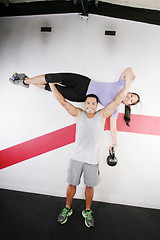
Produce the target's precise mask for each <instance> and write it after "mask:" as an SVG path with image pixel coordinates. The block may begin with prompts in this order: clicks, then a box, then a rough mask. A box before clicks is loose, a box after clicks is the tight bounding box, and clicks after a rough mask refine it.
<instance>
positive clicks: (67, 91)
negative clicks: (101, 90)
mask: <svg viewBox="0 0 160 240" xmlns="http://www.w3.org/2000/svg"><path fill="white" fill-rule="evenodd" d="M45 79H46V82H47V84H46V86H45V89H46V90H48V91H51V89H50V86H49V83H55V82H56V83H60V84H61V85H58V84H56V85H55V86H56V88H57V89H58V91H59V92H60V93H61V94H62V95H63V97H64V98H66V99H68V100H70V101H74V102H84V101H85V96H86V92H87V89H88V86H89V83H90V81H91V80H90V79H89V78H88V77H85V76H83V75H79V74H76V73H55V74H46V76H45Z"/></svg>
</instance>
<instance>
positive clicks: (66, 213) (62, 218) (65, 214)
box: [57, 207, 73, 224]
mask: <svg viewBox="0 0 160 240" xmlns="http://www.w3.org/2000/svg"><path fill="white" fill-rule="evenodd" d="M72 213H73V210H72V208H71V209H69V208H68V207H65V208H63V210H62V212H61V213H60V214H59V216H58V220H57V222H59V223H60V224H64V223H66V222H67V220H68V217H69V216H71V215H72Z"/></svg>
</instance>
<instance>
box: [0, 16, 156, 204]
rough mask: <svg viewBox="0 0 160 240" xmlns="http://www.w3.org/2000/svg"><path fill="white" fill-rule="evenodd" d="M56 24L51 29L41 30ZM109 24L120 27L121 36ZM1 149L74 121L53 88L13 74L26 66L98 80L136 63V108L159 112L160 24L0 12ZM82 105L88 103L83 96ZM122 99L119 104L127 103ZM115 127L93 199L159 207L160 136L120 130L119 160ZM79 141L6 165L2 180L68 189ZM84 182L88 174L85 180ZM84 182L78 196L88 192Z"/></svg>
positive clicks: (106, 141) (37, 189) (38, 189)
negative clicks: (19, 82) (111, 162)
mask: <svg viewBox="0 0 160 240" xmlns="http://www.w3.org/2000/svg"><path fill="white" fill-rule="evenodd" d="M41 26H51V27H52V32H51V33H41V32H40V28H41ZM105 30H116V33H117V34H116V36H115V37H107V36H105V34H104V32H105ZM0 33H1V36H0V62H1V64H0V73H1V78H0V111H1V117H0V150H2V149H5V148H8V147H11V146H14V145H16V144H19V143H22V142H25V141H27V140H30V139H32V138H36V137H38V136H41V135H43V134H46V133H49V132H52V131H54V130H57V129H60V128H63V127H65V126H68V125H70V124H73V123H74V119H73V118H72V117H71V116H69V115H68V114H67V113H66V112H65V110H64V109H63V108H62V107H61V106H59V104H58V103H57V102H56V100H55V99H54V97H53V96H52V94H51V93H49V92H47V91H46V92H45V91H43V90H41V89H38V88H36V87H34V86H30V88H29V89H24V88H22V87H20V86H14V85H12V84H11V83H10V82H9V81H8V78H9V77H10V76H11V75H12V73H14V72H15V71H17V72H25V73H26V74H27V75H28V76H30V77H31V76H36V75H38V74H43V73H47V72H63V71H67V72H77V73H81V74H83V75H87V76H89V77H90V78H92V79H94V80H96V81H116V80H117V79H118V78H119V75H120V74H121V72H122V71H123V70H124V69H125V68H126V67H128V66H131V67H132V68H133V70H134V72H135V75H136V80H135V82H134V84H133V86H132V90H133V91H136V92H138V93H139V94H140V96H141V101H142V108H141V106H140V105H139V106H137V107H134V108H133V109H132V113H135V114H143V115H150V116H158V117H160V110H159V107H158V106H159V105H158V104H159V102H160V94H159V87H160V81H159V55H160V45H159V42H160V27H159V26H154V25H148V24H143V23H137V22H132V21H126V20H119V19H114V18H108V17H100V16H95V15H89V18H88V20H87V19H82V18H81V17H80V16H79V15H78V14H66V15H48V16H30V17H10V18H0ZM77 106H82V104H77ZM122 110H123V107H121V111H122ZM110 144H111V139H110V134H109V132H105V133H104V137H103V139H102V144H101V154H100V169H101V182H100V184H99V185H98V186H97V187H96V189H95V196H94V199H95V200H98V201H104V202H113V203H120V204H128V205H133V206H141V207H151V208H160V190H159V186H158V185H159V183H160V175H159V168H160V161H159V159H160V151H159V146H160V136H151V135H143V134H134V133H124V132H118V149H117V157H118V160H119V163H118V165H117V166H116V167H115V168H110V167H109V166H108V165H106V162H105V159H106V156H107V154H108V147H109V146H110ZM73 145H74V143H73V144H70V145H68V146H65V147H63V148H59V149H57V150H54V151H51V152H48V153H45V154H43V155H41V156H37V157H35V158H32V159H30V160H27V161H24V162H21V163H19V164H16V165H13V166H11V167H8V168H5V169H3V170H1V172H0V187H1V188H5V189H14V190H20V191H27V192H34V193H42V194H51V195H54V196H65V192H66V187H67V183H66V181H65V179H66V174H67V168H68V163H69V159H70V155H71V151H72V149H73ZM82 182H83V181H82ZM83 190H84V185H83V183H82V184H81V185H80V186H79V188H78V190H77V194H76V197H77V198H83V197H84V193H83Z"/></svg>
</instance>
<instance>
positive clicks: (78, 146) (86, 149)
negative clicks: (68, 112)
mask: <svg viewBox="0 0 160 240" xmlns="http://www.w3.org/2000/svg"><path fill="white" fill-rule="evenodd" d="M103 131H104V125H103V121H102V117H101V115H100V113H99V112H96V114H95V116H94V118H92V119H89V118H87V116H86V112H85V111H82V112H81V114H80V117H79V119H78V123H77V124H76V141H75V148H74V152H73V154H72V156H71V158H72V159H74V160H77V161H81V162H85V163H88V164H98V150H99V146H100V138H101V136H102V133H103Z"/></svg>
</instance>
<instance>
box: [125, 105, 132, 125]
mask: <svg viewBox="0 0 160 240" xmlns="http://www.w3.org/2000/svg"><path fill="white" fill-rule="evenodd" d="M130 115H131V107H130V106H127V105H125V113H124V120H125V122H126V124H127V125H128V126H129V123H130V121H131V116H130Z"/></svg>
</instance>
